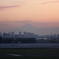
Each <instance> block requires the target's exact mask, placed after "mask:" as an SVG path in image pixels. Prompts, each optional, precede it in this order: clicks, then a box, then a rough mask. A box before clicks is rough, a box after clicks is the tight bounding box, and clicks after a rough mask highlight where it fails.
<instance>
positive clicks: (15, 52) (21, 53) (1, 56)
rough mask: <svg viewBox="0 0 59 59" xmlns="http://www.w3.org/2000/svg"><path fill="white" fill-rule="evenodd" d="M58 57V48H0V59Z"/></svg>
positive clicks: (57, 58)
mask: <svg viewBox="0 0 59 59" xmlns="http://www.w3.org/2000/svg"><path fill="white" fill-rule="evenodd" d="M6 58H8V59H11V58H12V59H18V58H20V59H42V58H43V59H59V49H51V48H49V49H48V48H40V49H37V48H35V49H31V48H28V49H27V48H24V49H22V48H21V49H17V48H14V49H12V48H11V49H8V48H6V49H5V48H4V49H0V59H6Z"/></svg>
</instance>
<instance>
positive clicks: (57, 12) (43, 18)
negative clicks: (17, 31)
mask: <svg viewBox="0 0 59 59" xmlns="http://www.w3.org/2000/svg"><path fill="white" fill-rule="evenodd" d="M1 21H32V22H34V23H37V22H38V23H42V24H41V25H40V24H39V26H38V24H32V25H34V26H37V27H59V26H58V25H59V0H0V22H1ZM45 23H46V24H45ZM21 25H22V24H21ZM21 25H19V26H21ZM10 26H11V25H10ZM17 26H18V25H16V27H17ZM1 27H2V26H1Z"/></svg>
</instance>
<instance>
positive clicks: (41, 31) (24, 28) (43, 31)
mask: <svg viewBox="0 0 59 59" xmlns="http://www.w3.org/2000/svg"><path fill="white" fill-rule="evenodd" d="M19 31H21V32H24V31H26V32H31V33H36V34H39V35H41V34H42V35H45V34H51V33H53V34H56V33H57V34H59V27H50V28H49V27H48V28H37V27H34V26H32V25H31V24H26V25H24V26H22V27H21V28H17V29H15V32H19Z"/></svg>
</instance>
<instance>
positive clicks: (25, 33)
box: [0, 32, 39, 38]
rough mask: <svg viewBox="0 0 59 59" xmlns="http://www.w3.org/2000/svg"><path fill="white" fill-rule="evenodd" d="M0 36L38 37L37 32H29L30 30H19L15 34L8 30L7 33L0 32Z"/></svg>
mask: <svg viewBox="0 0 59 59" xmlns="http://www.w3.org/2000/svg"><path fill="white" fill-rule="evenodd" d="M0 36H1V37H2V38H37V37H39V36H38V35H37V34H34V33H30V32H24V33H23V34H22V32H19V34H15V33H14V32H9V33H5V32H4V33H3V34H2V33H1V32H0Z"/></svg>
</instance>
